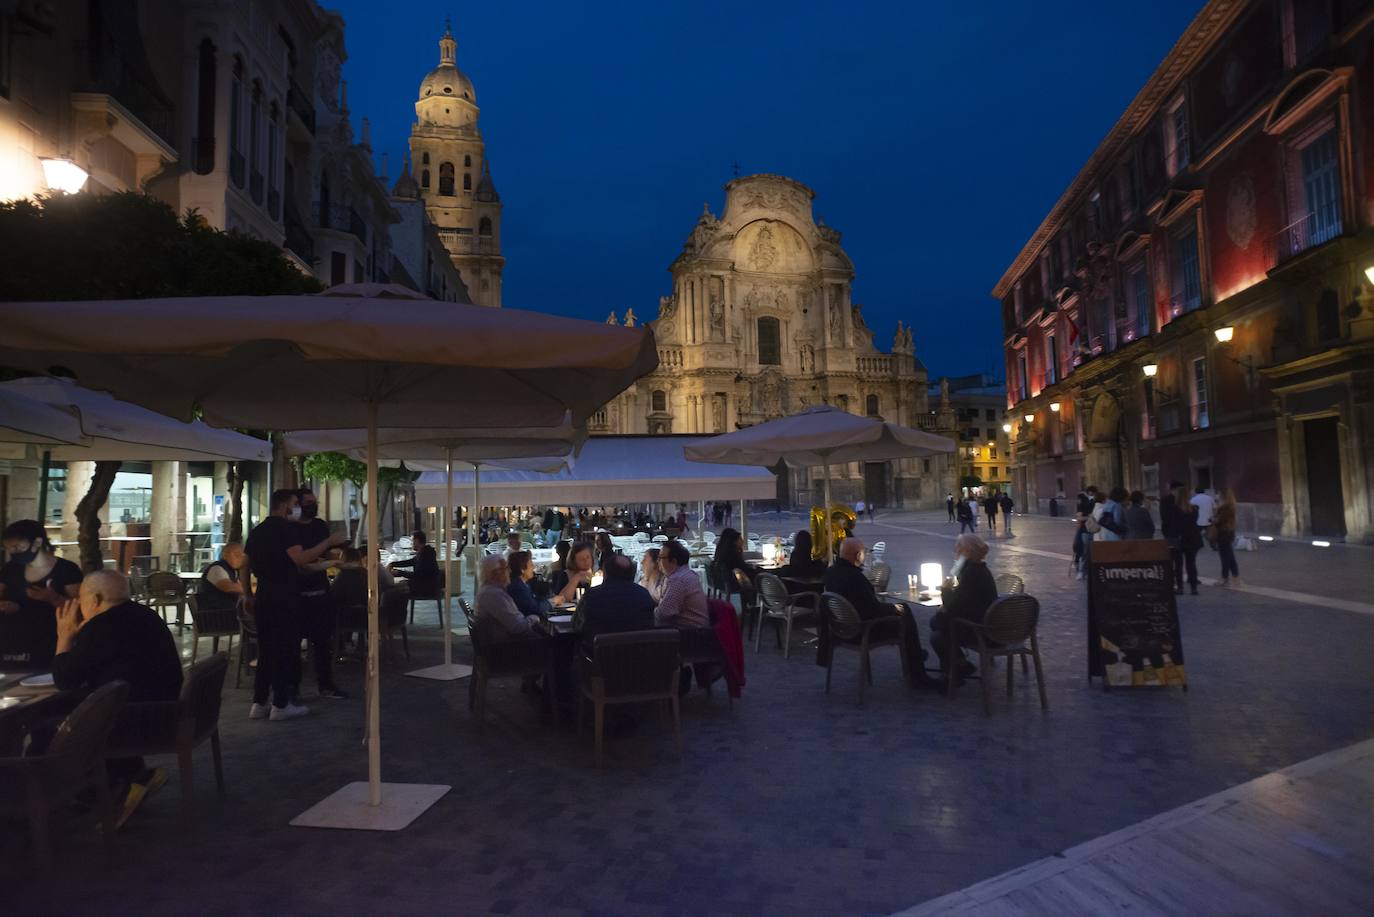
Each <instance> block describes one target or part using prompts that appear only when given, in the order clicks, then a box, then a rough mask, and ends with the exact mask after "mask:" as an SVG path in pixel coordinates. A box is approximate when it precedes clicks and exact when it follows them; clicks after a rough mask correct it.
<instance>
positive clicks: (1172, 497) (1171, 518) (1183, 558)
mask: <svg viewBox="0 0 1374 917" xmlns="http://www.w3.org/2000/svg"><path fill="white" fill-rule="evenodd" d="M1159 528H1160V531H1161V533H1162V534H1163V535H1164V540H1165V541H1167V542H1168V543H1169V553H1170V554H1171V555H1172V557H1173V566H1174V592H1176V593H1178V594H1179V595H1182V594H1183V571H1184V568H1185V566H1186V568H1187V571H1188V585H1189V587H1190V588H1191V589H1192V593H1193V595H1197V585H1198V576H1197V552H1198V550H1199V549H1201V548H1202V532H1201V530H1200V529H1199V528H1198V525H1197V507H1196V506H1193V505H1192V504H1191V503H1189V502H1188V501H1187V500H1185V499H1184V493H1183V484H1182V483H1181V482H1179V481H1173V482H1171V483H1170V484H1169V493H1167V494H1165V495H1164V499H1163V500H1161V501H1159Z"/></svg>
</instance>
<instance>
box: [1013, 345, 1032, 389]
mask: <svg viewBox="0 0 1374 917" xmlns="http://www.w3.org/2000/svg"><path fill="white" fill-rule="evenodd" d="M1016 373H1017V377H1016V378H1017V381H1018V382H1019V383H1020V385H1021V390H1020V392H1018V393H1017V399H1016V400H1017V401H1022V400H1024V399H1026V398H1029V397H1030V372H1029V371H1028V370H1027V369H1026V352H1025V351H1024V350H1020V351H1017V354H1016Z"/></svg>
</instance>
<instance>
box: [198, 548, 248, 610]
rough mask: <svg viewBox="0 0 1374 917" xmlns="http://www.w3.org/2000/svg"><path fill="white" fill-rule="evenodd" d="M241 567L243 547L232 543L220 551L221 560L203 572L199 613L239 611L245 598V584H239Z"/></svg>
mask: <svg viewBox="0 0 1374 917" xmlns="http://www.w3.org/2000/svg"><path fill="white" fill-rule="evenodd" d="M241 566H243V545H242V544H240V543H239V542H237V541H231V542H229V543H228V544H226V545H225V546H224V547H223V548H221V549H220V552H219V560H217V561H215V562H214V563H212V564H210V565H209V566H208V567H206V568H205V569H204V570H203V571H202V572H201V574H200V585H199V587H198V588H197V589H196V608H197V609H198V610H199V611H226V612H234V611H237V610H238V607H239V599H241V598H243V584H242V583H240V582H239V567H241Z"/></svg>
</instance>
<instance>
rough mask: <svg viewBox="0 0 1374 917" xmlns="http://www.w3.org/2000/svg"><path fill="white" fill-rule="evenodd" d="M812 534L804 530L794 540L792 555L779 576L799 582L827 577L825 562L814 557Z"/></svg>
mask: <svg viewBox="0 0 1374 917" xmlns="http://www.w3.org/2000/svg"><path fill="white" fill-rule="evenodd" d="M811 552H812V545H811V533H810V532H808V531H807V530H806V529H802V530H801V531H800V532H798V533H797V534H796V537H795V538H793V540H792V553H791V554H790V555H789V556H788V558H787V563H785V564H783V567H782V569H781V570H779V571H778V575H779V576H781V577H784V578H787V577H791V578H793V579H799V580H809V579H819V578H820V577H822V576H824V575H825V561H824V560H821V559H818V558H815V557H812V556H811Z"/></svg>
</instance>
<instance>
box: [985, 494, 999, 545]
mask: <svg viewBox="0 0 1374 917" xmlns="http://www.w3.org/2000/svg"><path fill="white" fill-rule="evenodd" d="M983 512H985V513H987V514H988V533H989V534H996V533H997V491H995V490H994V491H993V492H992V493H990V494H988V495H987V497H986V498H984V500H983Z"/></svg>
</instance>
